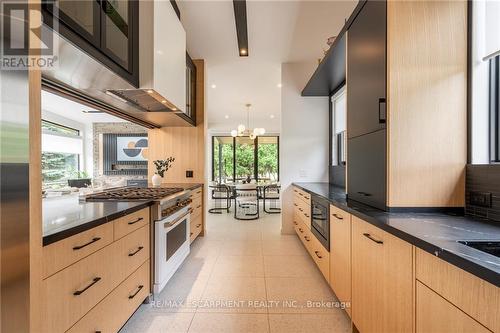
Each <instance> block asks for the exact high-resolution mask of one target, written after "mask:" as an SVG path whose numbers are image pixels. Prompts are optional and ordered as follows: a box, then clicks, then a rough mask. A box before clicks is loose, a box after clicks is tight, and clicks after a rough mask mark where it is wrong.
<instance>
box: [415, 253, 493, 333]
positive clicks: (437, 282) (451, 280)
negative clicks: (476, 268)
mask: <svg viewBox="0 0 500 333" xmlns="http://www.w3.org/2000/svg"><path fill="white" fill-rule="evenodd" d="M415 266H416V278H417V280H419V281H421V282H422V283H424V284H425V285H427V286H429V288H431V289H432V290H434V291H435V292H437V293H438V294H439V295H441V296H442V297H444V298H445V299H447V300H448V301H449V302H450V303H452V304H454V305H455V306H456V307H458V308H459V309H461V310H462V311H463V312H465V313H467V314H468V315H469V316H471V317H472V318H474V319H475V320H477V321H478V322H480V323H481V324H483V325H484V326H486V327H487V328H489V329H490V330H492V331H493V332H500V288H497V287H496V286H494V285H492V284H490V283H489V282H486V281H484V280H482V279H480V278H478V277H476V276H474V275H472V274H470V273H468V272H466V271H464V270H462V269H460V268H458V267H456V266H453V265H451V264H449V263H447V262H445V261H443V260H441V259H439V258H438V257H436V256H433V255H432V254H430V253H427V252H425V251H423V250H421V249H417V250H416V264H415Z"/></svg>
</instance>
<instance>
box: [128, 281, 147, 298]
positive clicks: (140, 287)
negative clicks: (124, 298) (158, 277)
mask: <svg viewBox="0 0 500 333" xmlns="http://www.w3.org/2000/svg"><path fill="white" fill-rule="evenodd" d="M142 288H144V286H143V285H142V284H141V285H140V286H139V287H137V291H136V292H135V293H133V294H132V295H130V296H129V297H128V299H132V298H134V297H135V296H137V294H138V293H139V291H141V290H142Z"/></svg>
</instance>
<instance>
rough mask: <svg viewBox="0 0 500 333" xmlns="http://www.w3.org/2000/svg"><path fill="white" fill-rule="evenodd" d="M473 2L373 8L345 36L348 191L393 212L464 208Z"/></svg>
mask: <svg viewBox="0 0 500 333" xmlns="http://www.w3.org/2000/svg"><path fill="white" fill-rule="evenodd" d="M466 18H467V2H466V1H387V2H386V1H376V0H368V1H366V2H365V4H364V6H363V7H362V9H361V10H360V12H359V13H358V15H357V16H356V18H355V19H354V20H353V21H352V24H351V25H350V26H349V28H348V31H347V77H346V83H347V136H348V142H347V190H348V196H349V198H350V199H354V200H357V201H360V202H363V203H366V204H368V205H371V206H374V207H377V208H381V209H386V208H388V207H389V208H392V207H463V205H464V170H465V165H466V144H467V143H466V141H467V140H466V133H467V130H466V83H467V81H466V80H467V19H466Z"/></svg>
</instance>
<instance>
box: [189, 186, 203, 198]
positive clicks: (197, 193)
mask: <svg viewBox="0 0 500 333" xmlns="http://www.w3.org/2000/svg"><path fill="white" fill-rule="evenodd" d="M202 193H203V188H202V187H198V188H195V189H194V190H192V191H191V199H192V200H194V199H196V198H201V194H202Z"/></svg>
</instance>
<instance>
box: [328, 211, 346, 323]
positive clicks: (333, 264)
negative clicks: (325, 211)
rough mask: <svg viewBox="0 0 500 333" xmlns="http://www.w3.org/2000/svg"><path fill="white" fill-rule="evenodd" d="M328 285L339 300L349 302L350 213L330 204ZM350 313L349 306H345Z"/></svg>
mask: <svg viewBox="0 0 500 333" xmlns="http://www.w3.org/2000/svg"><path fill="white" fill-rule="evenodd" d="M330 286H331V287H332V289H333V291H334V292H335V294H336V295H337V297H338V299H339V300H340V301H341V302H346V303H350V302H351V215H350V214H349V213H346V212H345V211H343V210H341V209H338V208H337V207H335V206H333V205H330ZM346 311H347V313H348V314H349V315H351V308H350V307H349V308H346Z"/></svg>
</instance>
